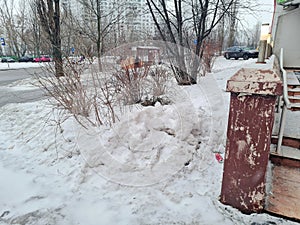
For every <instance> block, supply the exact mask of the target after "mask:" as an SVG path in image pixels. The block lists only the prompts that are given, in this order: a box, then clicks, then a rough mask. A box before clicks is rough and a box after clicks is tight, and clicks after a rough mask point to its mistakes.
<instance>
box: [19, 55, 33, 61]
mask: <svg viewBox="0 0 300 225" xmlns="http://www.w3.org/2000/svg"><path fill="white" fill-rule="evenodd" d="M19 62H33V57H32V56H29V55H26V56H22V57H21V58H19Z"/></svg>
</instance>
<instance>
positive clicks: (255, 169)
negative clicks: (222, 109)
mask: <svg viewBox="0 0 300 225" xmlns="http://www.w3.org/2000/svg"><path fill="white" fill-rule="evenodd" d="M227 91H229V92H231V99H230V112H229V119H228V128H227V143H226V152H225V161H224V171H223V181H222V190H221V196H220V201H221V202H222V203H224V204H227V205H231V206H233V207H235V208H237V209H239V210H241V211H242V212H244V213H253V212H256V213H258V212H261V211H262V210H263V208H264V199H265V175H266V169H267V164H268V159H269V151H270V142H271V135H272V127H273V122H274V108H275V102H276V96H277V95H281V94H282V82H281V80H280V78H279V76H278V75H277V74H276V72H275V71H273V70H258V69H241V70H239V71H238V72H237V73H236V74H235V75H234V76H232V77H231V78H230V79H229V80H228V81H227Z"/></svg>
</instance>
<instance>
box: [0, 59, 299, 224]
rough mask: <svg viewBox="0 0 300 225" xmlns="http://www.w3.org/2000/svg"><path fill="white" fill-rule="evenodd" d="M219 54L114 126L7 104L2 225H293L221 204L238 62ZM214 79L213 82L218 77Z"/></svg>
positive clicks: (1, 155)
mask: <svg viewBox="0 0 300 225" xmlns="http://www.w3.org/2000/svg"><path fill="white" fill-rule="evenodd" d="M228 62H229V63H232V62H231V61H224V60H223V59H218V61H217V65H216V68H223V70H222V71H218V69H217V70H215V72H214V74H209V75H208V76H206V77H203V78H201V80H200V82H199V84H197V85H193V86H187V87H174V89H173V90H172V95H171V96H170V98H171V99H172V101H173V104H171V105H160V104H159V103H156V105H155V106H153V107H152V106H151V107H142V106H134V107H130V108H129V107H128V108H126V110H125V111H124V114H123V116H122V117H121V118H120V121H118V122H117V123H116V124H114V126H113V127H112V128H108V127H99V128H95V127H88V128H87V129H85V128H82V127H80V126H79V125H78V124H77V123H76V122H75V121H74V120H73V119H72V118H68V119H66V120H60V118H62V117H61V115H60V113H61V112H59V111H57V110H53V109H52V108H51V107H50V105H48V102H47V101H38V102H34V103H24V104H10V105H6V106H4V107H2V108H0V117H1V121H0V124H1V126H0V177H1V185H0V224H1V225H6V224H26V225H33V224H55V225H73V224H82V225H102V224H103V225H108V224H121V225H123V224H124V225H125V224H130V225H142V224H147V225H154V224H155V225H157V224H161V225H168V224H190V225H191V224H201V225H202V224H204V225H214V224H226V225H227V224H228V225H231V224H252V225H259V224H261V225H262V224H295V223H292V222H289V221H286V220H283V219H280V218H275V217H272V216H270V215H267V214H261V215H257V214H253V215H250V216H249V215H244V214H241V213H240V212H239V211H238V210H235V209H233V208H231V207H229V206H224V205H222V204H221V203H219V201H218V196H219V194H220V188H221V180H222V170H223V164H220V163H218V161H217V160H216V159H215V155H214V152H223V151H224V145H225V130H226V125H227V122H226V121H227V113H228V112H227V111H228V110H227V108H228V93H225V92H223V91H222V89H224V85H225V84H224V83H225V82H226V80H227V79H228V78H229V77H230V76H232V75H233V71H235V70H238V69H239V67H240V66H241V65H243V66H244V65H245V64H247V65H249V66H250V65H252V66H253V64H254V60H248V61H240V60H239V61H234V63H236V65H235V66H233V67H232V68H229V69H226V70H224V68H226V67H227V64H226V63H228ZM214 78H216V81H217V82H216V81H215V79H214Z"/></svg>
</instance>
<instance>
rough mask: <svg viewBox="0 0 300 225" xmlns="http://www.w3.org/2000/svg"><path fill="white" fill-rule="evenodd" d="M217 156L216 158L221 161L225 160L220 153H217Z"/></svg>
mask: <svg viewBox="0 0 300 225" xmlns="http://www.w3.org/2000/svg"><path fill="white" fill-rule="evenodd" d="M215 156H216V160H218V162H219V163H222V162H223V160H224V159H223V157H222V156H221V154H220V153H216V154H215Z"/></svg>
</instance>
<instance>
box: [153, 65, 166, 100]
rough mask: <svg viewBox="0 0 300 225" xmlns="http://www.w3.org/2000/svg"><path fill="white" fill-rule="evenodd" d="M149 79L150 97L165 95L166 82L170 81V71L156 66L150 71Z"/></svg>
mask: <svg viewBox="0 0 300 225" xmlns="http://www.w3.org/2000/svg"><path fill="white" fill-rule="evenodd" d="M149 74H150V77H151V81H152V82H151V83H152V95H153V96H161V95H164V94H166V91H167V82H168V80H170V77H171V74H170V71H169V70H168V69H167V68H165V67H163V66H160V65H156V66H154V67H153V68H151V69H150V73H149Z"/></svg>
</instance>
